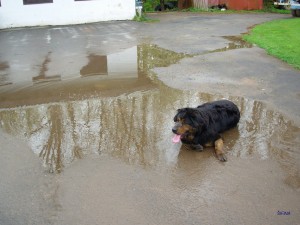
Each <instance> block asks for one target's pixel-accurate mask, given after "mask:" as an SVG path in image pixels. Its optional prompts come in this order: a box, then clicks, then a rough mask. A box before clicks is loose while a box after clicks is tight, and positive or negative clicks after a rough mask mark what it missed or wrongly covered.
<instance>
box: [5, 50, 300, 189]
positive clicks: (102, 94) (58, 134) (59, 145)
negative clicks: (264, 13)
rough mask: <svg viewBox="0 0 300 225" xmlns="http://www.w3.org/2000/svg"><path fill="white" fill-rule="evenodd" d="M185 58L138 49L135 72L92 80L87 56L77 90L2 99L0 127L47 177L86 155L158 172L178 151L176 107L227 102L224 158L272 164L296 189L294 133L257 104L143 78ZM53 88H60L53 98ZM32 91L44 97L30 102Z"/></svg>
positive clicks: (298, 145) (92, 59)
mask: <svg viewBox="0 0 300 225" xmlns="http://www.w3.org/2000/svg"><path fill="white" fill-rule="evenodd" d="M124 51H127V50H124ZM130 51H132V49H131V50H130ZM119 54H120V53H119ZM183 57H186V56H185V55H183V54H176V53H174V52H170V51H167V50H164V49H161V48H158V47H157V46H154V45H141V46H138V47H137V48H136V59H137V60H136V65H135V66H134V68H136V74H135V75H134V76H129V77H128V76H127V75H128V74H127V75H126V76H125V77H122V74H118V72H117V71H114V72H113V73H110V72H107V73H103V71H104V70H107V71H109V70H110V69H113V68H109V66H107V68H106V67H105V68H103V67H101V68H99V71H100V72H99V74H98V72H97V71H98V70H97V68H96V67H95V66H93V64H94V63H97V62H98V60H100V59H101V60H103V57H96V56H95V54H94V55H89V56H88V59H89V62H88V64H87V65H86V66H84V67H83V68H82V70H81V71H80V73H81V76H82V77H81V78H78V79H79V81H80V82H78V83H81V85H79V84H78V83H77V82H76V80H75V81H74V80H72V81H69V82H66V83H63V81H60V82H57V83H53V84H52V85H50V84H47V85H46V86H45V84H42V83H41V84H40V85H44V86H43V89H42V91H41V89H40V88H36V86H33V87H30V88H27V89H22V91H21V92H17V93H15V92H12V93H11V92H8V93H7V94H1V98H2V99H1V107H2V109H1V110H0V121H1V122H0V126H1V128H2V129H3V130H4V131H6V132H7V133H10V134H12V135H14V136H17V137H20V138H25V139H26V140H27V141H28V144H29V145H30V147H31V149H32V151H33V152H34V153H35V154H37V155H39V156H40V157H41V159H42V161H43V163H44V165H45V167H46V168H48V170H49V171H50V172H61V171H62V170H63V168H64V167H66V166H68V165H70V164H71V163H72V162H74V161H76V160H78V159H81V158H83V157H85V156H86V155H91V154H96V155H102V154H106V155H110V156H113V157H115V158H119V159H121V160H123V161H125V162H127V163H128V164H134V165H140V166H143V167H151V168H161V167H166V166H168V165H176V163H177V156H178V153H179V151H180V145H174V144H173V143H172V142H171V138H172V133H171V127H172V125H173V121H172V118H173V116H174V113H175V112H176V109H177V108H181V107H183V106H190V107H194V106H197V105H199V104H201V103H204V102H206V101H212V100H217V99H221V98H227V99H230V100H232V101H234V102H235V103H236V104H237V105H238V107H239V108H240V109H241V114H242V117H241V121H240V123H239V126H238V128H236V129H233V130H231V131H229V132H227V133H225V134H224V139H225V145H226V147H225V148H226V150H227V151H228V154H229V159H230V158H231V157H233V156H234V157H240V158H247V157H258V158H260V159H261V160H267V159H272V160H276V161H277V162H278V163H279V164H280V165H281V166H282V168H283V169H284V170H285V171H286V173H287V178H286V183H287V184H289V185H291V186H293V187H300V174H299V165H298V162H299V159H300V154H299V149H300V139H299V137H300V129H299V127H298V126H296V125H295V124H293V122H292V121H290V120H288V119H286V118H285V117H284V116H283V115H282V114H280V113H279V112H276V111H274V110H272V109H270V108H268V107H267V106H266V105H264V104H263V103H261V102H258V101H253V100H249V99H245V98H240V97H231V96H225V95H211V94H206V93H200V92H197V91H180V90H176V89H172V88H169V87H167V86H166V85H164V84H163V83H161V82H159V81H158V80H155V76H153V77H151V79H150V77H149V76H147V75H146V74H148V73H149V71H150V70H151V69H152V68H154V67H158V66H167V65H169V64H171V63H176V62H178V61H179V60H180V59H182V58H183ZM96 59H97V60H96ZM107 60H108V61H109V59H107ZM119 63H121V62H119ZM105 65H111V64H109V63H107V64H105ZM131 68H132V67H131ZM105 74H107V75H105ZM103 76H106V79H104V78H103ZM85 81H86V83H85ZM74 84H75V88H74ZM77 84H78V86H76V85H77ZM59 85H62V86H63V87H64V89H60V86H59ZM85 85H86V87H85ZM54 87H58V91H55V94H53V90H54ZM51 90H52V91H51ZM28 93H30V95H28ZM36 93H38V95H41V96H42V98H36V97H35V96H37V94H36ZM49 95H50V97H49ZM51 95H53V96H52V97H51ZM23 96H25V97H24V98H22V97H23ZM28 96H33V97H32V98H29V97H28ZM54 96H55V97H54ZM43 100H44V102H43ZM12 104H15V105H12ZM22 104H23V105H24V106H21V105H22ZM230 155H231V157H230ZM211 157H213V155H212V154H211Z"/></svg>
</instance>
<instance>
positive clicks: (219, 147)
mask: <svg viewBox="0 0 300 225" xmlns="http://www.w3.org/2000/svg"><path fill="white" fill-rule="evenodd" d="M223 146H224V143H223V140H222V138H219V139H218V140H216V141H215V153H216V156H217V158H218V159H219V160H220V161H221V162H226V161H227V158H226V156H225V152H224V149H223Z"/></svg>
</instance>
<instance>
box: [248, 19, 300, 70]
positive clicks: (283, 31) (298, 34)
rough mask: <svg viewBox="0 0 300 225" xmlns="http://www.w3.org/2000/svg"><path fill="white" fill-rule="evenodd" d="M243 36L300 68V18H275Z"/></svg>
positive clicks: (269, 52)
mask: <svg viewBox="0 0 300 225" xmlns="http://www.w3.org/2000/svg"><path fill="white" fill-rule="evenodd" d="M243 38H244V40H246V41H248V42H251V43H254V44H256V45H257V46H259V47H261V48H264V49H265V50H266V51H267V52H268V54H270V55H273V56H276V57H278V58H280V59H281V60H283V61H285V62H287V63H288V64H290V65H292V66H294V67H295V68H297V69H300V19H299V18H290V19H282V20H274V21H271V22H267V23H263V24H261V25H257V26H255V27H254V28H253V29H252V30H251V31H250V33H249V34H247V35H244V36H243Z"/></svg>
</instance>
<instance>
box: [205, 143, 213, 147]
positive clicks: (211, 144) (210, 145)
mask: <svg viewBox="0 0 300 225" xmlns="http://www.w3.org/2000/svg"><path fill="white" fill-rule="evenodd" d="M213 146H215V144H214V143H212V142H208V143H206V144H205V145H204V147H213Z"/></svg>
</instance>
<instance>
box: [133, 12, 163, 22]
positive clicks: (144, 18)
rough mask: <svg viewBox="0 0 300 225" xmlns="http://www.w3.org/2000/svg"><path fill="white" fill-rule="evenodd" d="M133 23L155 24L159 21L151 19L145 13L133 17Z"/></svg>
mask: <svg viewBox="0 0 300 225" xmlns="http://www.w3.org/2000/svg"><path fill="white" fill-rule="evenodd" d="M133 21H136V22H147V23H154V22H159V20H158V19H151V18H149V17H147V16H146V15H145V14H144V13H142V15H138V14H137V15H135V16H134V17H133Z"/></svg>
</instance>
